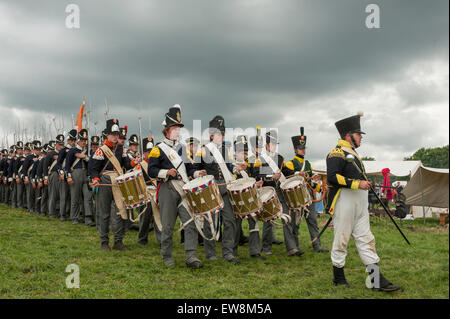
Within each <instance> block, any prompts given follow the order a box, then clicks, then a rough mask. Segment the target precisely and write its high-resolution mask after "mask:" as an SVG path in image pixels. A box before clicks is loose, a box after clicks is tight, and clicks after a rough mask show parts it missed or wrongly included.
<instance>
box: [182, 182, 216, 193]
mask: <svg viewBox="0 0 450 319" xmlns="http://www.w3.org/2000/svg"><path fill="white" fill-rule="evenodd" d="M213 182H214V180H213V179H210V180H209V181H208V183H206V184H201V185H199V186H197V187H191V188H184V187H183V189H184V192H185V193H200V192H201V191H203V190H204V189H206V188H208V187H209V186H211V185H212V184H213ZM184 186H186V185H184Z"/></svg>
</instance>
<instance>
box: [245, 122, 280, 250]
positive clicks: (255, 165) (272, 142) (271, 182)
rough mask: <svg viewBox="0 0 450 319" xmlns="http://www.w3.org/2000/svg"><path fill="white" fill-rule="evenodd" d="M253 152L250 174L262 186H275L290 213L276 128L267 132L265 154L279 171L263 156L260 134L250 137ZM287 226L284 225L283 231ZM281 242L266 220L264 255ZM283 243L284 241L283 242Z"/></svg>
mask: <svg viewBox="0 0 450 319" xmlns="http://www.w3.org/2000/svg"><path fill="white" fill-rule="evenodd" d="M250 143H251V145H252V152H253V154H252V155H251V156H250V158H249V163H250V174H251V176H252V177H254V178H255V179H256V180H257V181H259V183H261V184H262V186H270V187H273V188H275V190H276V192H277V195H278V199H279V200H280V203H281V205H282V207H283V212H284V213H285V214H288V212H289V209H288V207H287V205H286V203H285V201H284V197H283V194H282V192H281V189H280V178H281V175H282V171H284V170H285V162H284V158H283V156H281V155H280V154H279V153H277V152H276V150H277V144H278V134H277V131H276V130H270V131H269V132H267V133H266V143H265V153H264V157H265V156H269V157H270V158H271V159H272V160H273V161H274V163H275V165H276V166H277V167H278V170H279V171H278V172H274V171H273V169H272V168H271V167H270V166H269V163H268V162H267V161H266V160H265V159H264V158H263V157H262V155H263V154H262V153H263V147H264V146H263V145H264V142H263V137H262V136H260V135H257V136H252V137H251V138H250ZM285 228H286V226H285V227H283V231H286V230H285ZM277 242H279V241H278V240H277V239H276V238H275V235H274V226H273V225H272V224H271V223H270V222H265V223H264V226H263V234H262V246H263V247H262V253H263V254H264V255H272V244H273V243H277ZM281 243H282V242H281Z"/></svg>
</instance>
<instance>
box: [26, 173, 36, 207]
mask: <svg viewBox="0 0 450 319" xmlns="http://www.w3.org/2000/svg"><path fill="white" fill-rule="evenodd" d="M25 187H26V191H27V208H28V211H29V212H33V211H34V189H33V184H32V183H31V181H29V182H28V185H26V186H25Z"/></svg>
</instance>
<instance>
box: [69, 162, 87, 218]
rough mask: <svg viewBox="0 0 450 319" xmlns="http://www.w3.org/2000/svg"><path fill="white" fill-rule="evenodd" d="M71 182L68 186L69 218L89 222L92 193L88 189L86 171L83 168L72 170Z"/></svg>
mask: <svg viewBox="0 0 450 319" xmlns="http://www.w3.org/2000/svg"><path fill="white" fill-rule="evenodd" d="M72 180H73V184H72V186H70V187H69V188H70V219H71V220H72V221H74V220H79V221H81V222H82V221H83V217H84V221H85V223H86V224H87V223H89V222H90V221H91V220H92V218H93V217H92V193H91V192H90V191H89V189H88V183H89V181H88V177H87V171H86V169H83V168H78V169H75V170H74V171H73V172H72Z"/></svg>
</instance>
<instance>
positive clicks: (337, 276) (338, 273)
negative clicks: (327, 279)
mask: <svg viewBox="0 0 450 319" xmlns="http://www.w3.org/2000/svg"><path fill="white" fill-rule="evenodd" d="M333 275H334V279H333V284H334V285H335V286H341V285H342V286H347V287H350V285H349V284H348V282H347V280H345V275H344V267H342V268H338V267H336V266H333Z"/></svg>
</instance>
